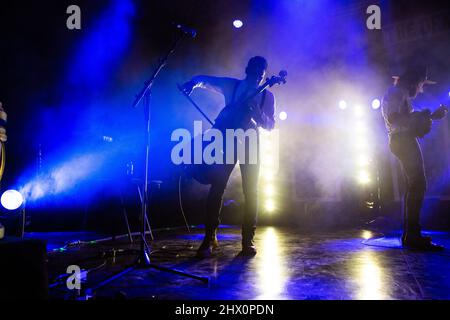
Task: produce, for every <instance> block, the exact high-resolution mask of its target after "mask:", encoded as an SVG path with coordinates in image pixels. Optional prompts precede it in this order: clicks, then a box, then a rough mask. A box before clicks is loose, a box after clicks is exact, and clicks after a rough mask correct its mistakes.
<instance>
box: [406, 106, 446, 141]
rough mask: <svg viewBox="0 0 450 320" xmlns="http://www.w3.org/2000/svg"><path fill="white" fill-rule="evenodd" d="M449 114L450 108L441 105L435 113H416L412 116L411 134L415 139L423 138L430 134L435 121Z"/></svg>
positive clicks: (426, 111) (428, 111)
mask: <svg viewBox="0 0 450 320" xmlns="http://www.w3.org/2000/svg"><path fill="white" fill-rule="evenodd" d="M447 113H448V107H446V106H444V105H442V104H441V105H440V106H439V108H438V109H437V110H436V111H434V112H433V113H432V112H431V111H430V110H425V111H415V112H413V113H412V114H411V119H412V123H411V132H412V133H413V134H414V136H415V137H418V138H423V137H424V136H425V135H427V134H428V133H430V131H431V126H432V124H433V121H437V120H441V119H443V118H444V117H445V116H446V115H447Z"/></svg>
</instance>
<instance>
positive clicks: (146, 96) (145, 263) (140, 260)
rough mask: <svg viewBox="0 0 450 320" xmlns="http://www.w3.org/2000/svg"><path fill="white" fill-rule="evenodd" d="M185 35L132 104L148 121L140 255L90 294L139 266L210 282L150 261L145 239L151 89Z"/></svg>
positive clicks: (180, 36) (166, 56)
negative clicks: (140, 107)
mask: <svg viewBox="0 0 450 320" xmlns="http://www.w3.org/2000/svg"><path fill="white" fill-rule="evenodd" d="M184 36H185V33H180V34H179V35H178V36H177V38H176V40H175V41H174V42H173V44H172V46H171V47H170V49H169V50H168V51H167V52H166V54H165V55H164V56H163V57H162V58H161V59H160V60H159V65H158V66H157V67H156V69H155V70H154V72H153V74H152V75H151V77H150V78H149V79H148V80H147V81H145V82H144V88H143V89H142V90H141V91H140V92H139V94H138V95H137V96H136V98H135V100H134V102H133V105H132V106H133V108H136V107H137V106H138V105H139V104H140V103H141V101H143V104H144V110H145V120H146V122H147V129H146V135H147V142H146V152H145V175H144V189H143V190H144V192H143V196H142V201H141V212H140V215H141V216H140V224H141V225H140V229H141V230H140V237H141V242H140V249H139V253H138V257H137V259H136V261H135V262H134V263H133V265H131V266H130V267H128V268H126V269H125V270H123V271H120V272H118V273H116V274H114V275H113V276H111V277H110V278H108V279H106V280H104V281H102V282H101V283H100V284H98V285H96V286H95V287H93V288H90V289H89V290H88V291H87V294H88V296H89V295H91V294H92V293H93V292H94V291H95V290H97V289H99V288H101V287H103V286H105V285H106V284H108V283H110V282H112V281H114V280H116V279H118V278H120V277H122V276H124V275H125V274H127V273H129V272H131V271H133V270H135V269H138V268H153V269H158V270H161V271H165V272H169V273H173V274H177V275H180V276H184V277H188V278H192V279H196V280H199V281H202V282H204V283H208V282H209V278H208V277H201V276H197V275H194V274H190V273H186V272H184V271H180V270H176V269H170V268H166V267H162V266H159V265H156V264H154V263H152V262H151V261H150V254H151V249H150V246H149V245H148V243H147V241H146V240H145V234H146V231H147V230H146V223H145V218H146V215H147V211H148V208H149V196H148V194H149V190H148V185H149V160H150V105H151V104H150V102H151V94H152V93H151V90H152V87H153V83H154V82H155V80H156V78H157V77H158V75H159V73H160V72H161V70H162V69H163V68H164V67H165V66H166V64H167V60H168V59H169V57H170V56H171V55H172V54H173V53H174V52H175V49H176V48H177V46H178V44H179V43H180V41H181V40H182V39H183V38H184ZM150 234H151V230H150Z"/></svg>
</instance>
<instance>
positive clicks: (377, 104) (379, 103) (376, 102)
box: [372, 99, 381, 110]
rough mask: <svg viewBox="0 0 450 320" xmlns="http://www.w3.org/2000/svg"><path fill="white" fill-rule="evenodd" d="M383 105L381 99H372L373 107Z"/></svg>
mask: <svg viewBox="0 0 450 320" xmlns="http://www.w3.org/2000/svg"><path fill="white" fill-rule="evenodd" d="M380 107H381V101H380V99H373V101H372V109H374V110H377V109H379V108H380Z"/></svg>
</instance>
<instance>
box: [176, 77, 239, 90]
mask: <svg viewBox="0 0 450 320" xmlns="http://www.w3.org/2000/svg"><path fill="white" fill-rule="evenodd" d="M235 81H236V80H235V79H233V78H227V77H212V76H205V75H198V76H195V77H193V78H192V79H191V80H190V81H188V82H186V83H185V84H184V85H183V88H184V89H185V91H186V92H187V93H188V94H190V93H191V92H192V90H193V89H195V88H203V89H207V90H211V91H214V92H217V93H220V94H223V95H226V94H227V93H228V92H229V91H230V89H231V87H232V86H233V84H234V83H235Z"/></svg>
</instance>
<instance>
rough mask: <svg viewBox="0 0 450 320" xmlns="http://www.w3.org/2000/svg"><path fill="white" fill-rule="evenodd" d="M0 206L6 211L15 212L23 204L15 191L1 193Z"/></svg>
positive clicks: (18, 193) (21, 197) (20, 195)
mask: <svg viewBox="0 0 450 320" xmlns="http://www.w3.org/2000/svg"><path fill="white" fill-rule="evenodd" d="M0 202H1V203H2V206H3V207H4V208H5V209H7V210H11V211H12V210H17V209H18V208H20V207H21V206H22V204H23V202H24V199H23V196H22V194H21V193H20V192H19V191H17V190H7V191H5V192H3V194H2V197H1V199H0Z"/></svg>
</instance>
